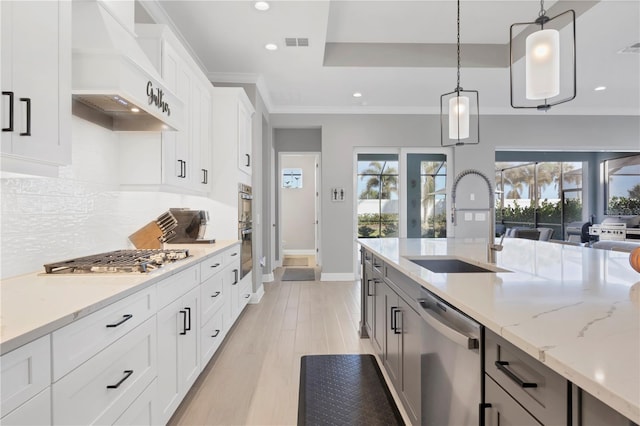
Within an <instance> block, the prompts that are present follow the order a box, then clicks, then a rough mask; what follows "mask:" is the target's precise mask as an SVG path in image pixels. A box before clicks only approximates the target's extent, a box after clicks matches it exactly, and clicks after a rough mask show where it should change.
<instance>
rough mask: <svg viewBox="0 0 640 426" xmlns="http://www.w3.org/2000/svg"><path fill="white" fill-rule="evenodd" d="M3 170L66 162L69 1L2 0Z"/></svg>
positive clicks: (53, 170) (38, 169) (43, 168)
mask: <svg viewBox="0 0 640 426" xmlns="http://www.w3.org/2000/svg"><path fill="white" fill-rule="evenodd" d="M0 8H1V13H0V15H1V16H2V25H1V27H0V28H1V39H2V62H1V64H2V69H1V74H2V107H1V116H2V118H1V120H2V170H3V171H11V172H21V173H30V174H40V175H46V176H56V175H57V166H59V165H65V164H70V163H71V3H70V2H67V1H35V2H24V1H2V2H0Z"/></svg>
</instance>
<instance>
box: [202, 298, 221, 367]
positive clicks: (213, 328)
mask: <svg viewBox="0 0 640 426" xmlns="http://www.w3.org/2000/svg"><path fill="white" fill-rule="evenodd" d="M225 334H226V330H225V328H224V309H222V308H220V309H218V310H217V311H216V312H214V313H213V316H212V317H211V319H210V320H209V321H208V322H207V323H206V324H205V325H203V326H202V333H201V337H200V340H201V341H200V352H201V355H200V356H201V359H200V366H201V368H202V369H204V368H205V367H206V366H207V363H208V362H209V360H210V359H211V357H212V356H213V354H215V352H216V350H217V349H218V347H219V346H220V344H221V343H222V340H223V339H224V336H225Z"/></svg>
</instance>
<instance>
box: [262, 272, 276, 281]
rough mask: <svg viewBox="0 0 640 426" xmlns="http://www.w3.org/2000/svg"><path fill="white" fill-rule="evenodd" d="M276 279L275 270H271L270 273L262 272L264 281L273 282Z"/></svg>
mask: <svg viewBox="0 0 640 426" xmlns="http://www.w3.org/2000/svg"><path fill="white" fill-rule="evenodd" d="M275 279H276V277H274V276H273V272H271V273H270V274H262V282H263V283H270V282H273V281H274V280H275Z"/></svg>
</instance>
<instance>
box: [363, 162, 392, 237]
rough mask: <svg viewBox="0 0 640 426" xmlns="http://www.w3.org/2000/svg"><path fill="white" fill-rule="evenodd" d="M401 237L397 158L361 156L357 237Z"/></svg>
mask: <svg viewBox="0 0 640 426" xmlns="http://www.w3.org/2000/svg"><path fill="white" fill-rule="evenodd" d="M397 236H398V155H396V154H358V237H360V238H380V237H397Z"/></svg>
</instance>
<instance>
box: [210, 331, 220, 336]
mask: <svg viewBox="0 0 640 426" xmlns="http://www.w3.org/2000/svg"><path fill="white" fill-rule="evenodd" d="M218 334H220V330H216V331H215V332H214V333H213V335H212V336H211V337H218Z"/></svg>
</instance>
